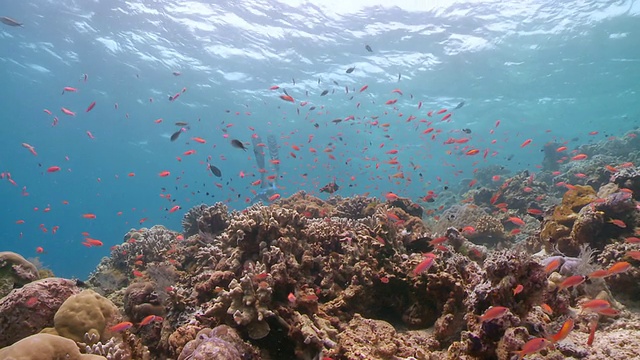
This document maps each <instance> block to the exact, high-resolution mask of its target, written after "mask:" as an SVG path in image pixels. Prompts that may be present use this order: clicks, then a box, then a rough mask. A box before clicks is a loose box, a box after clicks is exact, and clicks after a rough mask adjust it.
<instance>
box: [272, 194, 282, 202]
mask: <svg viewBox="0 0 640 360" xmlns="http://www.w3.org/2000/svg"><path fill="white" fill-rule="evenodd" d="M278 199H280V194H273V195H271V196H269V201H276V200H278Z"/></svg>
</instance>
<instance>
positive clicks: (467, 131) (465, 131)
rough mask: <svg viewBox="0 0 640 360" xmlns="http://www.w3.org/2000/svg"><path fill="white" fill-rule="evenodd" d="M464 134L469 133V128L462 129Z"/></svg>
mask: <svg viewBox="0 0 640 360" xmlns="http://www.w3.org/2000/svg"><path fill="white" fill-rule="evenodd" d="M462 132H464V133H465V134H471V129H462Z"/></svg>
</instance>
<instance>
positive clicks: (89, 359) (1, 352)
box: [0, 334, 106, 360]
mask: <svg viewBox="0 0 640 360" xmlns="http://www.w3.org/2000/svg"><path fill="white" fill-rule="evenodd" d="M0 359H3V360H99V359H102V360H106V358H105V357H104V356H99V355H88V354H81V353H80V350H78V346H77V345H76V343H75V342H73V341H72V340H70V339H67V338H64V337H61V336H57V335H51V334H35V335H31V336H29V337H26V338H24V339H22V340H20V341H18V342H17V343H15V344H13V345H11V346H8V347H6V348H3V349H0Z"/></svg>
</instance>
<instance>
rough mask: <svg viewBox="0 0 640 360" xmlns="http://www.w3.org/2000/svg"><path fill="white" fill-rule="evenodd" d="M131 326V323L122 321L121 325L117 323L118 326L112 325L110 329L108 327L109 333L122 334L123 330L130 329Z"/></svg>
mask: <svg viewBox="0 0 640 360" xmlns="http://www.w3.org/2000/svg"><path fill="white" fill-rule="evenodd" d="M132 326H133V323H131V322H129V321H123V322H121V323H118V324H116V325H113V326H112V327H110V328H109V331H112V332H122V331H125V330H127V329H129V328H131V327H132Z"/></svg>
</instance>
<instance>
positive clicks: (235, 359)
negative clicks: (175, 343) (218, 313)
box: [178, 325, 253, 360]
mask: <svg viewBox="0 0 640 360" xmlns="http://www.w3.org/2000/svg"><path fill="white" fill-rule="evenodd" d="M252 353H253V351H252V349H251V348H250V346H249V345H247V344H245V343H244V342H243V341H242V339H241V338H240V336H239V335H238V333H236V331H235V330H233V329H232V328H231V327H229V326H226V325H220V326H217V327H215V328H214V329H208V328H207V329H202V330H200V331H199V332H198V334H197V335H196V338H195V339H194V340H191V341H189V342H188V343H187V345H185V347H184V349H182V352H181V353H180V356H178V360H215V359H220V360H242V359H247V358H251V357H250V354H252ZM241 354H242V355H241ZM247 355H248V356H249V357H247Z"/></svg>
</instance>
